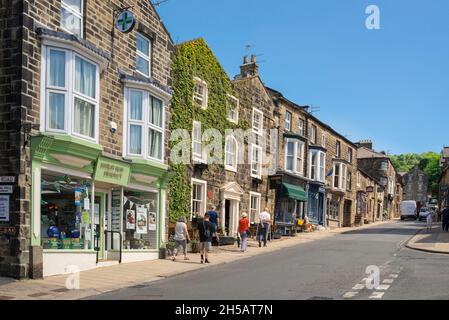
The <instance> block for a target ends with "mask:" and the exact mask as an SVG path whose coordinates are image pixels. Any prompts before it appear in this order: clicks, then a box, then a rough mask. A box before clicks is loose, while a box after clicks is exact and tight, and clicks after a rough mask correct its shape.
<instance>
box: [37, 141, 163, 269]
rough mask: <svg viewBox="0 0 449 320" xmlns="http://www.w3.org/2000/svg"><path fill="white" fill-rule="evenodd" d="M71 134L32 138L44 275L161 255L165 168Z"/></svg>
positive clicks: (38, 233)
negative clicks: (112, 153)
mask: <svg viewBox="0 0 449 320" xmlns="http://www.w3.org/2000/svg"><path fill="white" fill-rule="evenodd" d="M101 152H102V148H101V147H100V146H99V145H97V144H94V143H90V142H86V141H82V140H79V139H77V138H74V137H71V136H68V135H56V134H54V135H41V136H37V137H33V139H32V156H33V160H32V204H31V213H32V215H31V219H32V223H31V225H32V237H31V244H32V246H38V247H41V248H42V251H43V259H42V260H43V275H44V276H50V275H56V274H63V273H67V272H75V271H82V270H88V269H92V268H95V267H97V266H98V265H102V264H106V263H119V262H131V261H142V260H151V259H157V258H158V248H159V245H160V243H161V238H163V232H165V231H164V230H163V229H164V228H163V219H164V217H165V206H164V203H165V189H166V186H167V182H168V181H167V180H168V176H169V175H168V170H167V169H168V168H167V167H166V166H165V165H162V164H152V163H149V162H143V161H142V162H135V161H133V160H130V161H123V160H116V159H111V158H107V157H104V156H102V155H101Z"/></svg>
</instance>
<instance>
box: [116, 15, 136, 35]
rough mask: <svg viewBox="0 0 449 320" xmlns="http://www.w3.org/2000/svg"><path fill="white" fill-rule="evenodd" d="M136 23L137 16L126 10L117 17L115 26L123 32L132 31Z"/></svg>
mask: <svg viewBox="0 0 449 320" xmlns="http://www.w3.org/2000/svg"><path fill="white" fill-rule="evenodd" d="M135 24H136V18H134V15H133V13H132V12H131V11H128V10H124V11H122V12H120V13H119V14H118V15H117V17H116V18H115V27H116V28H117V29H118V30H119V31H120V32H123V33H128V32H130V31H131V30H132V29H133V28H134V26H135Z"/></svg>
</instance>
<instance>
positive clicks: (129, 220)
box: [126, 210, 136, 230]
mask: <svg viewBox="0 0 449 320" xmlns="http://www.w3.org/2000/svg"><path fill="white" fill-rule="evenodd" d="M126 229H127V230H136V211H134V210H126Z"/></svg>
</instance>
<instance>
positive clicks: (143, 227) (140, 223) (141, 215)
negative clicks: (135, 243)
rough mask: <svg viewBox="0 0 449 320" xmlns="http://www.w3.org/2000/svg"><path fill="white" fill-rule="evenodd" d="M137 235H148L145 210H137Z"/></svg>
mask: <svg viewBox="0 0 449 320" xmlns="http://www.w3.org/2000/svg"><path fill="white" fill-rule="evenodd" d="M136 231H137V233H138V234H147V233H148V218H147V208H145V207H140V208H137V230H136Z"/></svg>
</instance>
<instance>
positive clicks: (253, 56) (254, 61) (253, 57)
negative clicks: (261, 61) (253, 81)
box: [251, 54, 256, 63]
mask: <svg viewBox="0 0 449 320" xmlns="http://www.w3.org/2000/svg"><path fill="white" fill-rule="evenodd" d="M251 63H256V55H254V54H252V55H251Z"/></svg>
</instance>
